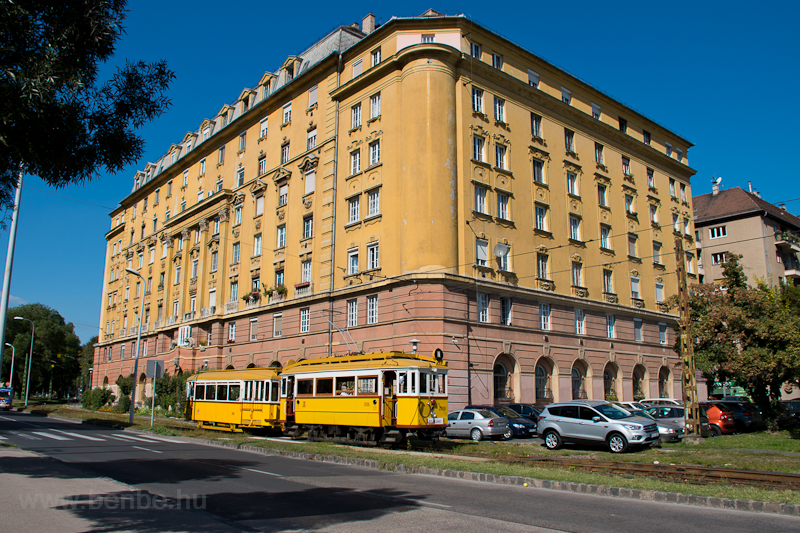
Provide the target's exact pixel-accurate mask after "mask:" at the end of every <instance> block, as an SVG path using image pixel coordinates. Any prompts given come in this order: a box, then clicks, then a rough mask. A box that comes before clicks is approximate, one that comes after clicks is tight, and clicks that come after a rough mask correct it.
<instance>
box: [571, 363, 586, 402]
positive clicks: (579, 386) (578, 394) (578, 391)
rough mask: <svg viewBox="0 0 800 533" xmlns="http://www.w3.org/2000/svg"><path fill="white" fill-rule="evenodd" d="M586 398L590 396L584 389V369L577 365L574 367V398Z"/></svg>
mask: <svg viewBox="0 0 800 533" xmlns="http://www.w3.org/2000/svg"><path fill="white" fill-rule="evenodd" d="M586 398H588V396H587V395H586V391H585V390H584V389H583V371H582V370H581V369H580V368H578V366H577V365H576V366H574V367H573V368H572V399H573V400H581V399H586Z"/></svg>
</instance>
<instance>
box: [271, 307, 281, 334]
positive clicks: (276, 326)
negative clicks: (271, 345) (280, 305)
mask: <svg viewBox="0 0 800 533" xmlns="http://www.w3.org/2000/svg"><path fill="white" fill-rule="evenodd" d="M282 334H283V313H275V314H274V315H272V336H273V337H280V336H281V335H282Z"/></svg>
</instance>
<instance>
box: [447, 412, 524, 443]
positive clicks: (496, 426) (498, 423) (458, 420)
mask: <svg viewBox="0 0 800 533" xmlns="http://www.w3.org/2000/svg"><path fill="white" fill-rule="evenodd" d="M447 422H448V426H447V430H446V431H445V436H446V437H451V438H470V439H472V440H474V441H476V442H477V441H480V440H483V439H484V438H485V437H502V438H506V439H510V438H511V431H510V428H509V426H508V420H507V419H506V418H505V417H502V416H498V415H497V414H496V413H493V412H491V411H486V410H484V409H462V410H461V411H453V412H452V413H450V414H448V415H447Z"/></svg>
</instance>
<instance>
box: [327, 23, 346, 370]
mask: <svg viewBox="0 0 800 533" xmlns="http://www.w3.org/2000/svg"><path fill="white" fill-rule="evenodd" d="M337 53H338V54H339V63H338V66H337V67H336V88H337V89H338V88H339V85H340V84H341V78H342V35H341V33H340V34H339V50H337ZM333 131H334V137H333V221H332V223H331V286H330V289H329V291H328V292H329V296H328V309H329V313H330V317H331V321H332V320H333V290H334V281H335V277H334V276H335V275H336V186H337V182H338V174H339V101H338V100H337V101H336V117H335V122H334V130H333ZM348 349H349V346H348ZM331 355H333V327H332V326H331V324H330V321H329V323H328V356H331Z"/></svg>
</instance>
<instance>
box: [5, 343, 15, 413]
mask: <svg viewBox="0 0 800 533" xmlns="http://www.w3.org/2000/svg"><path fill="white" fill-rule="evenodd" d="M6 346H8V347H10V348H11V372H10V374H11V376H9V378H8V388H9V389H11V399H12V400H13V399H14V357H16V355H17V350H16V349H15V348H14V345H13V344H9V343H6Z"/></svg>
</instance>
